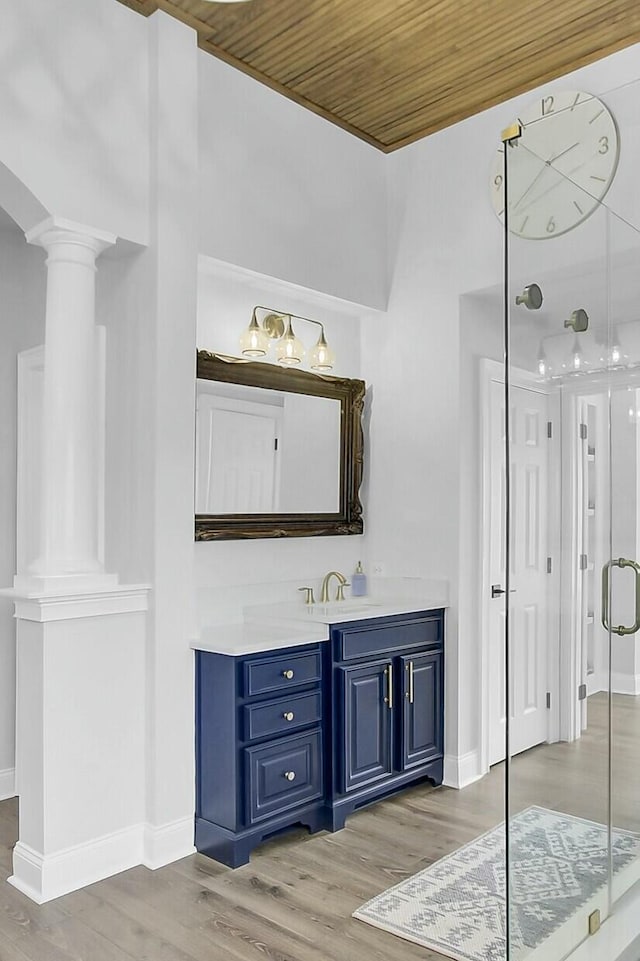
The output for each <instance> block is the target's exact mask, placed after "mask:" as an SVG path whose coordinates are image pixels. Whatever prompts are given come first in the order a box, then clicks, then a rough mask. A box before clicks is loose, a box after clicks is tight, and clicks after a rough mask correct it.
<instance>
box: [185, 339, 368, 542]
mask: <svg viewBox="0 0 640 961" xmlns="http://www.w3.org/2000/svg"><path fill="white" fill-rule="evenodd" d="M196 376H197V377H198V378H199V379H202V380H216V381H221V382H222V383H226V384H243V385H246V386H249V387H265V388H267V389H269V390H280V391H288V392H290V393H296V394H307V395H311V396H316V397H328V398H330V399H334V400H338V401H339V402H340V497H339V510H338V511H337V513H335V514H322V513H318V514H196V516H195V539H196V540H197V541H214V540H232V539H238V538H249V537H251V538H254V537H312V536H320V535H322V536H326V535H331V534H362V531H363V522H362V505H361V503H360V484H361V481H362V467H363V449H364V435H363V431H362V411H363V407H364V394H365V383H364V381H362V380H355V379H352V378H346V377H331V376H327V375H325V374H313V373H310V372H308V371H305V370H292V369H291V368H289V369H287V368H282V367H276V366H275V365H273V364H264V363H256V362H255V361H254V362H252V361H244V360H240V359H239V358H236V357H225V356H223V355H222V354H213V353H210V352H209V351H207V350H199V351H198V353H197V364H196Z"/></svg>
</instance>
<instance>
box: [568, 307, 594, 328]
mask: <svg viewBox="0 0 640 961" xmlns="http://www.w3.org/2000/svg"><path fill="white" fill-rule="evenodd" d="M564 325H565V327H572V328H573V330H574V331H575V332H576V334H583V333H584V332H585V330H586V329H587V328H588V326H589V315H588V314H587V312H586V310H584V309H583V308H582V307H578V309H577V310H574V311H572V313H571V317H569V319H568V320H565V322H564Z"/></svg>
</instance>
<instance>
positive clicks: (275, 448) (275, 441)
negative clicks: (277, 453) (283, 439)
mask: <svg viewBox="0 0 640 961" xmlns="http://www.w3.org/2000/svg"><path fill="white" fill-rule="evenodd" d="M273 449H274V450H277V449H278V438H277V437H274V438H273Z"/></svg>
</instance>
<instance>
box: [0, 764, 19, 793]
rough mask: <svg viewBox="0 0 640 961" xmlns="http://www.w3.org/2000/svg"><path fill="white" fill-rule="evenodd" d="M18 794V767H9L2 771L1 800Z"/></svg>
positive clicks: (0, 776)
mask: <svg viewBox="0 0 640 961" xmlns="http://www.w3.org/2000/svg"><path fill="white" fill-rule="evenodd" d="M15 796H16V769H15V768H14V767H9V768H7V769H6V770H5V771H0V801H6V800H7V798H10V797H15Z"/></svg>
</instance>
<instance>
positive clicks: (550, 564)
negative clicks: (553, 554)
mask: <svg viewBox="0 0 640 961" xmlns="http://www.w3.org/2000/svg"><path fill="white" fill-rule="evenodd" d="M552 569H553V562H552V560H551V558H550V557H547V574H550V573H551V571H552Z"/></svg>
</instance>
